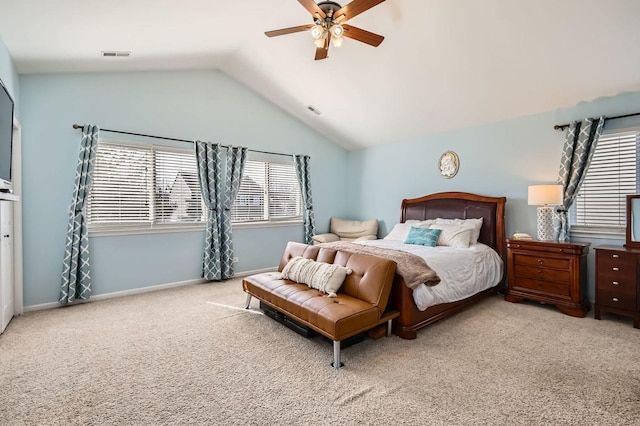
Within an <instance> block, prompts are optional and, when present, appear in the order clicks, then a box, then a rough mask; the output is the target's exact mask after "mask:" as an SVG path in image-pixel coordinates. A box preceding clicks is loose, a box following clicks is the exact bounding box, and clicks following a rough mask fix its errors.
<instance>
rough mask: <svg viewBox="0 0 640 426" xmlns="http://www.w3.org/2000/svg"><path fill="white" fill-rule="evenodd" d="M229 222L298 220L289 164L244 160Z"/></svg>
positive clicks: (296, 191) (293, 174) (292, 170)
mask: <svg viewBox="0 0 640 426" xmlns="http://www.w3.org/2000/svg"><path fill="white" fill-rule="evenodd" d="M231 221H232V222H233V223H273V222H282V221H302V197H301V195H300V184H299V183H298V178H297V176H296V170H295V166H294V165H293V163H276V162H270V161H255V160H247V162H246V163H245V167H244V173H243V175H242V182H241V183H240V189H239V190H238V194H237V196H236V199H235V201H234V203H233V208H232V210H231Z"/></svg>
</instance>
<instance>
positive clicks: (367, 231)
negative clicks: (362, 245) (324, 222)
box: [313, 217, 378, 244]
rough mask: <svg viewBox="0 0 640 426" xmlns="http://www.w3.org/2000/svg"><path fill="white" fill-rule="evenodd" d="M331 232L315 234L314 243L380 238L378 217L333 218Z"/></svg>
mask: <svg viewBox="0 0 640 426" xmlns="http://www.w3.org/2000/svg"><path fill="white" fill-rule="evenodd" d="M330 229H331V232H329V233H326V234H318V235H314V236H313V244H320V243H330V242H333V241H351V242H353V241H358V240H375V239H377V238H378V219H369V220H345V219H340V218H337V217H332V218H331V228H330Z"/></svg>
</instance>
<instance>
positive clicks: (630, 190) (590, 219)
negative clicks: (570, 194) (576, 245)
mask: <svg viewBox="0 0 640 426" xmlns="http://www.w3.org/2000/svg"><path fill="white" fill-rule="evenodd" d="M639 145H640V131H633V132H623V133H612V134H609V135H602V136H601V137H600V139H599V141H598V144H597V145H596V150H595V152H594V154H593V158H592V160H591V164H590V165H589V168H588V170H587V173H586V177H585V179H584V181H583V183H582V186H581V187H580V190H579V192H578V196H577V198H576V202H575V203H574V205H573V206H572V214H571V215H570V216H571V218H572V219H573V223H572V225H576V226H577V227H598V228H610V229H612V230H613V229H615V230H623V229H624V228H625V224H626V213H625V212H626V196H627V195H628V194H636V193H637V192H638V189H639V187H638V184H639V182H640V179H638V171H639V169H640V168H639V167H638V166H639V164H638V161H639V159H640V155H639Z"/></svg>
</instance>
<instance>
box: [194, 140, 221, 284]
mask: <svg viewBox="0 0 640 426" xmlns="http://www.w3.org/2000/svg"><path fill="white" fill-rule="evenodd" d="M195 150H196V160H197V162H198V178H199V179H200V190H201V192H202V199H203V200H204V204H205V205H206V206H207V208H208V209H209V214H208V218H207V231H206V232H205V241H204V255H203V259H202V276H203V277H204V278H205V279H207V280H221V279H223V275H222V254H221V244H220V241H221V235H220V234H221V229H220V223H221V216H222V215H221V207H222V194H223V185H224V181H223V180H222V156H221V153H220V145H219V144H212V143H208V142H201V141H196V143H195Z"/></svg>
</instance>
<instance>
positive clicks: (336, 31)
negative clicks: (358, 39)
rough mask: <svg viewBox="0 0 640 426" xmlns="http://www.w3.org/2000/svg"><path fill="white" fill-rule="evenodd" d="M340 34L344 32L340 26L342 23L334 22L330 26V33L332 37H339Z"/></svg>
mask: <svg viewBox="0 0 640 426" xmlns="http://www.w3.org/2000/svg"><path fill="white" fill-rule="evenodd" d="M342 34H344V28H342V25H340V24H335V25H333V26H331V35H332V36H333V37H335V38H340V37H342Z"/></svg>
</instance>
